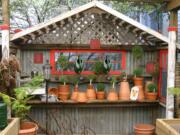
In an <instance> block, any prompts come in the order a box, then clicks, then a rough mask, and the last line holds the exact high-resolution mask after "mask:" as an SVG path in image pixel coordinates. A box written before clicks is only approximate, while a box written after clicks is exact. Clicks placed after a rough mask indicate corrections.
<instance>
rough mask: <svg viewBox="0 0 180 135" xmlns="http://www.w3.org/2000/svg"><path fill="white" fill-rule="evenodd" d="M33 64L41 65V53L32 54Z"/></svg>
mask: <svg viewBox="0 0 180 135" xmlns="http://www.w3.org/2000/svg"><path fill="white" fill-rule="evenodd" d="M34 64H43V53H42V52H34Z"/></svg>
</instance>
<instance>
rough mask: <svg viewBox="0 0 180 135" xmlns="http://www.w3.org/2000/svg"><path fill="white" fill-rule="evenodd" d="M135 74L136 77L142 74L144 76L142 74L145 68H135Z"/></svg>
mask: <svg viewBox="0 0 180 135" xmlns="http://www.w3.org/2000/svg"><path fill="white" fill-rule="evenodd" d="M133 74H134V76H135V77H140V76H142V74H143V68H136V69H134V71H133Z"/></svg>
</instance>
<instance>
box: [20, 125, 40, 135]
mask: <svg viewBox="0 0 180 135" xmlns="http://www.w3.org/2000/svg"><path fill="white" fill-rule="evenodd" d="M37 130H38V126H37V124H35V123H33V122H23V123H21V125H20V130H19V135H36V131H37Z"/></svg>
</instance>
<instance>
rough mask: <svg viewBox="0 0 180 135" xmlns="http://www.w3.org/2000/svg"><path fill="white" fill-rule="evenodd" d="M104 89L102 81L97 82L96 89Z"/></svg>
mask: <svg viewBox="0 0 180 135" xmlns="http://www.w3.org/2000/svg"><path fill="white" fill-rule="evenodd" d="M104 89H105V85H104V84H103V83H98V84H97V90H98V91H104Z"/></svg>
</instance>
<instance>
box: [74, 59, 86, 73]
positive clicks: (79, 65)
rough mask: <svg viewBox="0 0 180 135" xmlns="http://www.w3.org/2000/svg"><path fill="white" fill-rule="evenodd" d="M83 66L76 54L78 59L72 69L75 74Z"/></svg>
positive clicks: (80, 70)
mask: <svg viewBox="0 0 180 135" xmlns="http://www.w3.org/2000/svg"><path fill="white" fill-rule="evenodd" d="M83 68H84V64H83V61H82V59H81V58H80V56H78V59H77V60H76V62H75V64H74V71H75V72H76V73H77V74H80V73H81V72H82V71H83Z"/></svg>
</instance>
